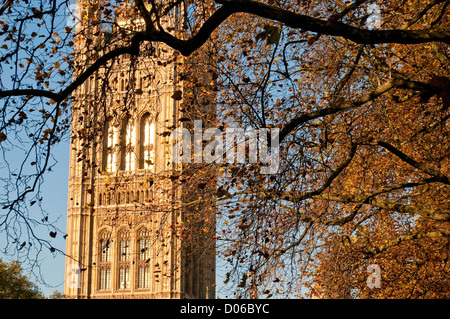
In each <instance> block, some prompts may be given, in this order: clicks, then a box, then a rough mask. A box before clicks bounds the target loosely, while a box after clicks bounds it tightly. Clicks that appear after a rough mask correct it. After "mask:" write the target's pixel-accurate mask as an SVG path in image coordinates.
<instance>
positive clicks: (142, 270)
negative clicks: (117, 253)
mask: <svg viewBox="0 0 450 319" xmlns="http://www.w3.org/2000/svg"><path fill="white" fill-rule="evenodd" d="M137 246H138V247H139V259H138V288H149V287H150V266H149V264H150V247H151V246H150V232H149V231H148V230H147V229H145V228H143V229H141V230H140V231H139V232H138V245H137Z"/></svg>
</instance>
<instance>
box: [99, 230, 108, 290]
mask: <svg viewBox="0 0 450 319" xmlns="http://www.w3.org/2000/svg"><path fill="white" fill-rule="evenodd" d="M99 237H100V242H99V250H100V254H99V259H100V260H99V265H100V267H99V268H100V269H99V288H100V290H109V289H111V245H110V243H111V234H110V233H109V232H103V233H101V234H100V236H99Z"/></svg>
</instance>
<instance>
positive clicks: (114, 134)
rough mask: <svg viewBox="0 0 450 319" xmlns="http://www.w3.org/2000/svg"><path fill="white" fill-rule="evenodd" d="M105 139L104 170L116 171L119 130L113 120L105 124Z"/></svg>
mask: <svg viewBox="0 0 450 319" xmlns="http://www.w3.org/2000/svg"><path fill="white" fill-rule="evenodd" d="M104 136H105V138H104V139H103V170H104V171H107V172H114V171H116V170H117V146H118V143H119V132H118V129H117V127H115V126H114V125H113V123H112V121H111V120H108V121H107V122H106V125H105V129H104Z"/></svg>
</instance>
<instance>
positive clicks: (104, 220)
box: [65, 1, 215, 298]
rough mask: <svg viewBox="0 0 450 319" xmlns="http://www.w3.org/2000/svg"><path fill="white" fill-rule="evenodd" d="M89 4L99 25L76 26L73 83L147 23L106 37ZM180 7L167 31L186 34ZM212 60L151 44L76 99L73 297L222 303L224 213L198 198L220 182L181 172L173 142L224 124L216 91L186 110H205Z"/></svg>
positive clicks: (119, 60) (88, 84)
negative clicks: (187, 130)
mask: <svg viewBox="0 0 450 319" xmlns="http://www.w3.org/2000/svg"><path fill="white" fill-rule="evenodd" d="M83 3H84V5H83V7H81V6H79V7H78V9H79V10H80V13H81V17H89V19H88V21H87V22H86V21H83V23H82V24H81V26H77V29H76V31H77V34H78V35H77V37H78V40H76V41H75V46H74V52H75V64H74V73H75V74H74V78H75V79H76V78H77V77H78V75H79V74H81V73H82V72H84V71H85V70H86V69H87V67H88V66H89V65H91V64H92V63H93V62H92V61H94V60H95V58H96V57H98V56H102V55H104V54H105V53H106V52H107V51H108V50H112V49H114V45H115V44H114V43H110V42H108V41H110V39H111V38H112V36H111V35H112V34H114V33H117V32H124V30H128V31H129V30H133V29H134V30H135V29H136V28H139V23H142V21H140V22H139V20H137V21H132V20H129V19H128V18H124V19H122V20H121V19H120V17H119V18H117V23H116V26H115V27H114V28H113V29H110V30H108V31H105V30H102V29H101V27H100V26H96V25H95V23H92V20H93V19H95V18H96V16H95V10H94V9H95V8H97V7H98V1H96V2H92V3H91V5H89V3H88V5H86V2H83ZM95 4H97V5H95ZM128 9H129V8H128ZM90 10H91V11H90ZM181 10H182V9H180V8H175V10H173V12H172V13H171V14H172V15H171V16H169V17H168V18H167V19H166V20H165V21H161V23H163V24H164V25H166V26H168V27H171V29H172V30H177V28H178V27H179V26H178V25H177V24H179V19H178V18H179V16H181ZM125 12H128V11H127V10H125ZM127 19H128V20H127ZM130 21H131V22H130ZM168 29H169V28H168ZM128 31H127V32H128ZM119 44H120V43H119ZM91 46H93V47H96V48H97V49H96V50H92V49H91V48H90V47H91ZM102 48H103V49H102ZM205 59H206V55H202V54H199V55H197V56H196V57H192V58H184V57H183V58H182V57H181V56H180V55H177V54H176V52H173V50H171V49H170V48H168V47H167V46H165V45H163V44H155V43H153V44H146V45H145V44H143V45H142V48H141V52H140V55H139V56H138V57H131V56H130V55H121V56H118V57H116V58H115V59H112V60H111V61H110V62H108V64H107V65H105V66H104V67H102V68H100V69H99V70H97V71H96V72H95V73H93V74H92V75H91V76H90V77H89V78H88V79H87V80H86V81H84V83H83V84H82V85H81V86H80V87H79V88H78V89H77V90H76V91H75V93H74V94H73V100H72V132H71V151H70V172H69V200H68V215H67V216H68V218H67V234H68V235H67V239H66V240H67V247H66V254H67V258H66V285H65V295H66V297H67V298H214V296H215V289H214V286H215V285H214V282H215V256H214V253H215V250H214V245H215V243H214V240H213V237H212V236H213V235H214V211H215V210H214V205H213V202H212V201H211V203H210V204H208V203H207V202H205V201H203V202H202V201H198V198H208V192H211V191H212V189H214V187H215V184H214V174H213V172H212V171H211V170H206V171H204V173H201V172H200V170H201V169H199V168H195V167H187V166H184V164H179V163H174V162H173V161H172V157H171V155H172V154H171V152H172V144H173V141H172V140H171V136H170V134H168V132H170V131H171V129H173V128H175V127H179V126H180V125H181V126H184V127H189V123H190V122H192V119H194V118H195V119H205V118H206V117H208V116H209V118H210V119H211V118H213V117H214V116H213V115H212V114H213V106H212V105H213V104H212V103H210V102H211V101H212V96H211V95H209V96H208V95H207V94H206V95H205V96H204V97H203V98H202V102H201V103H198V105H200V108H197V109H196V110H195V111H194V110H193V109H194V108H191V109H192V111H189V112H188V111H187V109H188V107H187V106H188V105H190V106H193V105H194V104H195V103H193V102H192V99H191V100H190V102H189V98H188V96H196V98H199V95H198V94H196V91H195V90H197V89H198V90H201V91H203V92H205V87H206V86H207V85H208V83H210V82H211V78H212V77H211V73H210V72H208V71H206V69H205V68H202V65H205V64H204V63H202V61H205ZM193 77H195V80H193ZM192 81H195V82H196V85H195V87H196V88H192V87H193V86H192V85H191V84H192V83H193V82H192ZM203 84H204V85H205V86H204V85H203ZM205 116H206V117H205ZM187 171H189V172H190V173H189V174H187V175H189V176H191V177H192V176H197V177H196V178H197V179H195V180H194V179H192V178H189V177H183V174H184V172H187ZM193 172H194V173H193ZM211 174H212V175H211ZM187 175H186V176H187ZM202 178H203V180H202ZM205 183H207V186H206V187H205ZM198 185H201V187H197V186H198ZM196 201H197V202H199V203H200V204H199V203H196ZM190 202H191V203H192V202H194V204H189V203H190Z"/></svg>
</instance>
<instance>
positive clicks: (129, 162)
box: [121, 117, 136, 171]
mask: <svg viewBox="0 0 450 319" xmlns="http://www.w3.org/2000/svg"><path fill="white" fill-rule="evenodd" d="M135 143H136V130H135V127H134V123H133V120H132V119H131V118H130V117H127V118H126V119H125V121H124V125H123V130H122V161H121V162H122V169H124V170H126V171H134V168H135V150H134V146H135Z"/></svg>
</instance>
